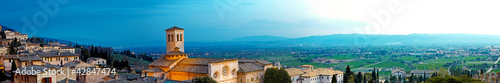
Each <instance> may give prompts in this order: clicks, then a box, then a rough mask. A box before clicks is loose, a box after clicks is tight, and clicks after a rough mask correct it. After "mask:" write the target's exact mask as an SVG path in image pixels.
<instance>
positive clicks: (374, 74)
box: [372, 67, 377, 82]
mask: <svg viewBox="0 0 500 83" xmlns="http://www.w3.org/2000/svg"><path fill="white" fill-rule="evenodd" d="M376 75H377V73H376V72H375V67H374V68H373V71H372V80H373V81H374V82H375V80H376V78H377V76H376Z"/></svg>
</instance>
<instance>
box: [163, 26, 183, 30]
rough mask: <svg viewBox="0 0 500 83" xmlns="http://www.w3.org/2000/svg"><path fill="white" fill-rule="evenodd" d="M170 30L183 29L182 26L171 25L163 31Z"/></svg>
mask: <svg viewBox="0 0 500 83" xmlns="http://www.w3.org/2000/svg"><path fill="white" fill-rule="evenodd" d="M170 30H184V29H183V28H180V27H177V26H173V27H171V28H169V29H166V30H165V31H170Z"/></svg>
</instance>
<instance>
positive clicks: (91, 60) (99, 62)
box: [87, 57, 106, 66]
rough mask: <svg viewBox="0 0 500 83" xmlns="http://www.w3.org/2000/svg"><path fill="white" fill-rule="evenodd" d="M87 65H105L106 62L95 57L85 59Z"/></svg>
mask: <svg viewBox="0 0 500 83" xmlns="http://www.w3.org/2000/svg"><path fill="white" fill-rule="evenodd" d="M87 63H90V64H92V65H102V66H103V65H106V60H105V59H102V58H96V57H91V58H89V59H87Z"/></svg>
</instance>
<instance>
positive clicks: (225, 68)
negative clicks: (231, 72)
mask: <svg viewBox="0 0 500 83" xmlns="http://www.w3.org/2000/svg"><path fill="white" fill-rule="evenodd" d="M227 71H228V70H227V66H225V67H223V68H222V75H223V76H227Z"/></svg>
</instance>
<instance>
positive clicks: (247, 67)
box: [238, 59, 274, 83]
mask: <svg viewBox="0 0 500 83" xmlns="http://www.w3.org/2000/svg"><path fill="white" fill-rule="evenodd" d="M238 66H239V70H238V83H263V82H264V80H263V79H264V75H265V72H266V69H267V68H272V67H274V66H273V65H272V63H271V62H268V61H265V60H258V59H239V60H238Z"/></svg>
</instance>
